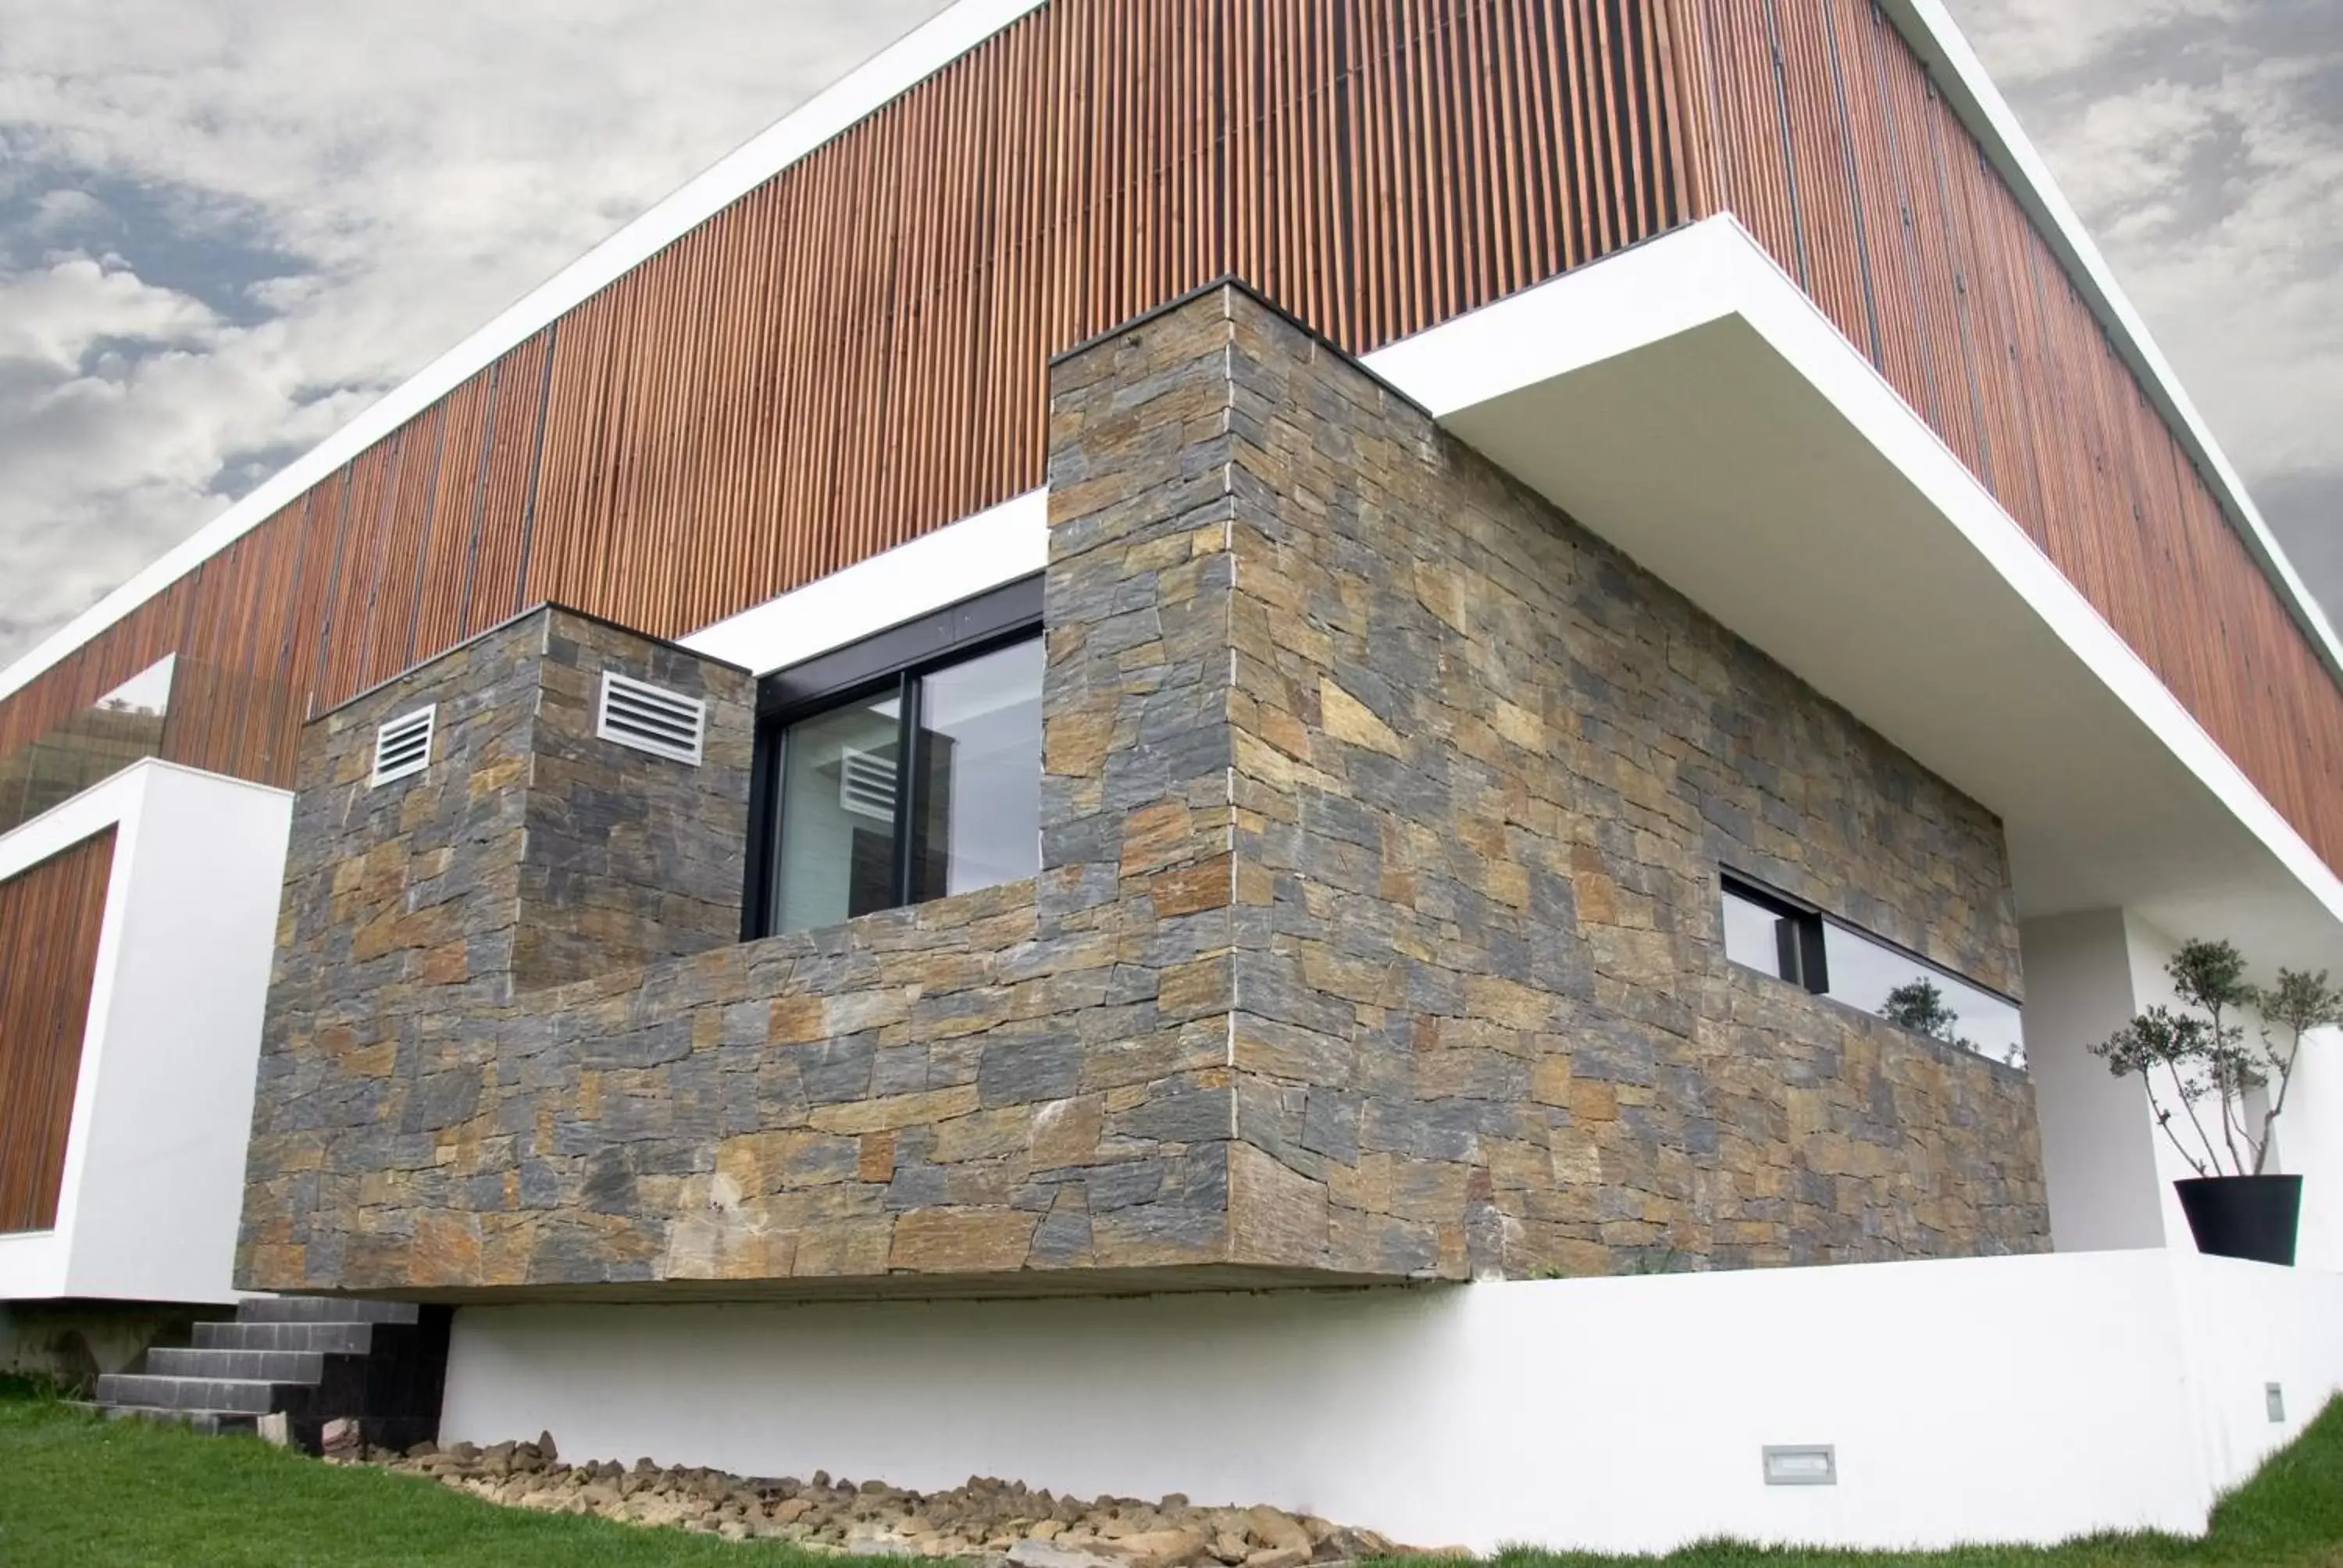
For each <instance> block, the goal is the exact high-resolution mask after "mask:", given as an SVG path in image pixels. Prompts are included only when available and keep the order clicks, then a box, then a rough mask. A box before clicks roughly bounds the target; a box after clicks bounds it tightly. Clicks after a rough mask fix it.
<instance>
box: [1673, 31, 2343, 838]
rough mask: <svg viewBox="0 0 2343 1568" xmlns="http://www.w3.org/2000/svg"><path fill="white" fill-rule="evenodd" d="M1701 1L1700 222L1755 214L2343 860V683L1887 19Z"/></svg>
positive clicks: (1924, 413)
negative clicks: (1704, 178)
mask: <svg viewBox="0 0 2343 1568" xmlns="http://www.w3.org/2000/svg"><path fill="white" fill-rule="evenodd" d="M1686 5H1688V6H1689V8H1690V10H1691V12H1692V15H1690V16H1689V17H1688V18H1686V21H1687V22H1688V25H1687V27H1686V28H1685V29H1684V35H1685V42H1684V44H1683V45H1681V49H1682V51H1683V54H1684V58H1686V59H1687V60H1693V61H1695V62H1700V63H1704V66H1705V69H1706V70H1707V72H1708V74H1709V81H1710V85H1711V91H1710V93H1709V95H1708V97H1707V100H1706V105H1705V107H1706V110H1707V117H1706V119H1705V120H1704V121H1696V122H1695V123H1697V124H1699V126H1700V127H1701V128H1700V133H1699V134H1700V135H1701V136H1702V138H1703V141H1704V145H1702V146H1697V147H1695V148H1694V150H1693V156H1694V158H1695V160H1696V163H1697V164H1698V166H1700V167H1701V168H1702V169H1704V171H1706V173H1707V174H1708V175H1709V176H1710V177H1711V178H1713V180H1714V182H1715V183H1714V186H1713V187H1710V188H1709V194H1708V196H1707V197H1706V198H1705V199H1704V201H1702V202H1701V203H1700V204H1699V205H1698V206H1697V207H1696V208H1695V216H1708V215H1710V214H1711V213H1715V212H1722V211H1731V212H1733V213H1735V214H1736V215H1737V216H1739V217H1740V218H1741V220H1742V222H1743V223H1744V225H1745V226H1747V227H1748V229H1749V230H1750V232H1751V234H1752V235H1753V236H1755V238H1756V239H1757V241H1758V243H1759V244H1761V245H1762V246H1765V248H1766V250H1767V251H1769V252H1770V253H1771V254H1772V255H1773V256H1775V259H1776V260H1777V261H1779V262H1780V263H1781V264H1782V265H1783V266H1784V267H1785V268H1786V269H1788V270H1789V271H1790V272H1791V274H1792V276H1796V277H1798V278H1800V279H1801V281H1802V282H1803V284H1804V286H1805V288H1806V291H1807V292H1808V293H1809V294H1810V295H1812V296H1813V297H1814V298H1815V302H1816V303H1817V304H1818V305H1820V306H1821V307H1822V308H1823V309H1824V310H1825V313H1826V314H1828V315H1829V316H1830V317H1831V318H1832V320H1833V321H1835V323H1836V324H1837V326H1838V327H1839V329H1840V330H1841V331H1842V332H1844V333H1845V335H1846V337H1847V338H1848V339H1849V341H1850V342H1852V343H1854V344H1855V346H1856V347H1858V348H1859V349H1861V350H1862V351H1863V352H1864V353H1865V355H1866V356H1867V357H1875V363H1877V364H1879V366H1880V367H1881V369H1882V372H1883V374H1885V376H1886V377H1887V378H1888V380H1889V381H1890V382H1891V383H1892V384H1893V385H1894V386H1895V387H1896V389H1897V390H1898V391H1899V392H1901V393H1902V394H1903V396H1904V397H1905V399H1906V402H1907V403H1909V404H1910V405H1911V406H1912V407H1913V408H1914V409H1915V410H1916V411H1917V412H1918V413H1919V414H1920V415H1921V417H1923V418H1925V419H1926V420H1927V421H1928V423H1929V424H1930V425H1931V426H1932V427H1934V428H1935V429H1936V432H1937V434H1938V435H1940V436H1941V437H1943V438H1944V440H1945V442H1946V445H1947V446H1948V447H1951V448H1952V450H1953V451H1954V453H1955V454H1956V456H1958V457H1960V458H1961V460H1962V461H1963V462H1964V463H1966V465H1967V466H1968V467H1969V468H1970V469H1971V470H1972V471H1973V472H1974V473H1976V475H1977V477H1979V478H1980V479H1982V480H1983V481H1984V482H1985V483H1986V486H1987V487H1989V488H1990V489H1991V490H1992V491H1993V492H1994V494H1995V496H1996V498H1998V499H1999V500H2000V502H2001V504H2002V506H2003V507H2004V508H2006V510H2007V511H2008V512H2009V514H2010V515H2011V517H2013V518H2016V521H2017V522H2018V523H2019V525H2020V526H2021V527H2023V528H2025V529H2026V532H2027V533H2028V534H2029V535H2030V536H2031V537H2032V538H2034V539H2035V541H2036V543H2037V544H2039V545H2040V546H2041V547H2042V548H2043V549H2044V551H2045V552H2046V554H2048V556H2049V557H2050V558H2051V559H2052V561H2053V562H2055V563H2056V565H2057V567H2058V568H2059V569H2060V570H2061V571H2062V572H2064V573H2065V574H2066V577H2067V578H2069V579H2070V580H2071V581H2073V582H2074V583H2075V585H2076V586H2077V588H2079V589H2081V590H2082V592H2083V593H2084V594H2085V596H2086V597H2087V598H2089V600H2090V601H2091V603H2092V604H2093V605H2094V606H2095V607H2096V608H2097V609H2098V610H2099V612H2100V613H2101V614H2102V615H2103V616H2105V617H2106V618H2107V622H2108V624H2109V625H2110V626H2112V627H2113V628H2115V630H2116V631H2117V633H2118V634H2119V635H2120V636H2121V637H2122V638H2124V639H2125V640H2126V641H2127V643H2129V644H2130V645H2131V647H2132V648H2134V649H2135V650H2136V651H2137V652H2138V653H2139V655H2140V656H2141V658H2144V659H2145V660H2146V661H2147V664H2148V666H2149V667H2150V668H2152V669H2154V670H2155V672H2156V673H2157V677H2158V678H2161V679H2162V680H2163V681H2164V683H2165V685H2166V686H2167V688H2168V689H2170V690H2171V691H2172V693H2173V695H2174V696H2175V697H2176V698H2177V699H2179V700H2180V701H2181V703H2182V704H2183V705H2184V706H2185V707H2187V709H2188V710H2189V711H2190V712H2191V713H2192V714H2193V715H2194V716H2195V717H2196V719H2197V721H2198V722H2199V723H2200V724H2202V725H2203V726H2204V727H2205V729H2206V730H2207V733H2208V734H2210V735H2211V736H2212V738H2213V739H2215V740H2216V741H2217V743H2218V744H2219V745H2220V746H2221V748H2222V749H2224V750H2225V751H2227V753H2228V755H2229V756H2230V758H2231V759H2234V760H2235V761H2236V762H2237V765H2238V766H2239V767H2240V768H2241V769H2243V770H2244V771H2245V773H2246V774H2247V777H2248V778H2250V779H2252V780H2253V781H2254V783H2255V785H2256V787H2257V788H2258V789H2260V790H2261V791H2262V793H2263V794H2264V796H2265V797H2266V798H2268V799H2269V801H2270V802H2271V804H2272V805H2273V806H2275V807H2276V808H2277V809H2278V811H2279V812H2280V813H2281V814H2282V815H2284V816H2285V817H2286V818H2287V819H2288V821H2289V822H2291V823H2292V824H2293V825H2294V827H2295V828H2296V829H2297V830H2298V831H2299V832H2301V834H2302V835H2303V837H2304V838H2305V839H2307V840H2308V842H2309V843H2310V844H2311V846H2312V847H2313V848H2314V849H2316V850H2317V851H2318V853H2319V854H2320V855H2321V856H2322V857H2323V858H2324V859H2326V860H2327V862H2328V864H2329V865H2332V866H2343V689H2338V684H2337V682H2336V680H2335V679H2334V678H2333V677H2332V676H2331V674H2330V673H2329V671H2328V668H2326V666H2325V664H2324V663H2323V662H2322V661H2321V659H2320V658H2319V656H2318V652H2317V651H2316V649H2315V648H2313V647H2312V645H2311V643H2310V641H2309V640H2308V637H2307V635H2306V634H2305V633H2304V632H2303V630H2302V629H2301V628H2300V627H2299V626H2298V624H2297V623H2296V621H2295V619H2294V618H2293V617H2292V616H2291V615H2290V614H2289V613H2288V608H2287V606H2286V605H2285V603H2284V602H2283V600H2282V599H2281V598H2279V595H2278V589H2277V588H2275V586H2274V585H2273V584H2272V583H2271V582H2270V580H2269V578H2268V577H2267V576H2266V575H2265V574H2264V573H2263V571H2262V570H2261V568H2260V567H2259V566H2258V563H2257V562H2256V561H2255V560H2254V558H2253V557H2252V555H2251V554H2250V553H2249V551H2248V550H2247V546H2246V544H2245V542H2244V540H2243V539H2242V538H2239V537H2238V534H2237V530H2236V528H2233V527H2232V526H2231V524H2230V522H2229V520H2228V518H2227V517H2225V516H2224V514H2223V512H2222V508H2221V506H2220V503H2219V501H2218V499H2217V494H2216V492H2215V491H2214V489H2213V488H2212V487H2210V486H2209V485H2208V484H2207V481H2206V480H2205V478H2204V477H2203V476H2202V475H2200V474H2199V473H2198V472H2197V470H2196V468H2195V467H2194V466H2193V464H2192V463H2191V461H2190V459H2189V457H2188V455H2187V450H2186V448H2185V447H2183V446H2182V445H2181V443H2180V441H2179V439H2178V437H2177V436H2176V435H2175V433H2174V432H2173V430H2172V428H2171V427H2170V426H2169V425H2167V422H2166V421H2165V419H2164V418H2163V417H2162V415H2161V414H2160V413H2159V412H2158V410H2157V408H2156V407H2154V405H2153V404H2152V403H2151V402H2150V401H2149V399H2148V397H2147V391H2146V389H2145V388H2144V387H2143V386H2142V384H2141V383H2140V381H2139V379H2138V378H2137V376H2136V375H2135V374H2134V373H2133V371H2132V369H2131V367H2129V365H2128V364H2127V363H2126V362H2125V360H2124V359H2123V357H2122V356H2121V354H2120V352H2119V351H2118V350H2117V347H2116V346H2115V344H2114V343H2113V342H2112V341H2111V340H2110V339H2109V337H2107V332H2106V330H2105V329H2104V327H2102V326H2101V324H2100V322H2099V320H2098V318H2097V316H2096V315H2095V314H2094V313H2093V311H2092V310H2091V308H2090V307H2089V305H2088V303H2087V301H2086V300H2085V299H2084V298H2083V297H2082V295H2081V294H2080V292H2079V291H2078V290H2077V288H2076V287H2075V286H2074V285H2073V283H2072V282H2071V281H2070V279H2069V278H2068V276H2067V275H2066V272H2065V270H2064V268H2063V266H2061V264H2060V263H2059V261H2058V259H2057V257H2056V254H2055V253H2054V252H2053V251H2052V250H2051V249H2050V246H2049V244H2048V242H2047V240H2046V238H2045V237H2044V236H2043V235H2042V234H2041V232H2040V231H2039V230H2037V229H2036V227H2035V226H2034V225H2033V223H2032V221H2031V219H2030V218H2029V216H2027V214H2026V210H2025V208H2024V207H2023V206H2022V205H2021V204H2020V202H2019V200H2018V198H2017V196H2016V194H2015V193H2014V192H2013V191H2012V190H2011V189H2010V188H2009V187H2008V186H2007V185H2006V184H2005V183H2004V182H2003V181H2002V179H2001V178H2000V176H1999V175H1998V174H1997V173H1996V171H1995V169H1994V168H1993V166H1992V165H1991V164H1990V162H1989V161H1988V160H1987V159H1986V156H1985V155H1984V152H1983V150H1982V149H1981V148H1980V147H1979V146H1978V145H1977V143H1976V139H1975V138H1974V137H1973V136H1970V135H1969V133H1968V130H1967V128H1966V126H1964V125H1963V124H1962V123H1961V121H1960V119H1959V117H1958V116H1956V114H1955V113H1954V112H1953V110H1952V109H1951V107H1950V106H1948V105H1946V103H1945V102H1944V101H1943V99H1942V98H1941V97H1940V96H1939V95H1937V94H1936V91H1935V89H1934V87H1933V85H1931V83H1930V82H1929V79H1928V74H1927V71H1926V67H1925V66H1924V65H1922V63H1921V62H1920V60H1919V59H1918V57H1917V56H1916V55H1915V54H1914V53H1913V52H1912V50H1911V48H1910V46H1909V45H1907V44H1906V42H1905V41H1904V39H1903V37H1902V36H1901V35H1899V34H1898V33H1897V32H1896V29H1895V27H1894V25H1893V24H1892V23H1890V22H1888V21H1887V20H1886V18H1885V15H1884V14H1883V13H1881V12H1880V11H1879V10H1878V9H1877V7H1876V6H1875V5H1871V4H1869V3H1868V0H1686ZM1760 5H1762V6H1763V10H1764V18H1763V19H1761V18H1760V17H1759V15H1758V10H1759V6H1760ZM1684 8H1685V7H1684V6H1681V5H1680V6H1679V7H1678V10H1677V15H1679V16H1682V15H1683V12H1684ZM1776 33H1778V36H1779V40H1780V55H1779V61H1778V65H1777V62H1776V58H1775V53H1774V44H1773V39H1774V35H1775V34H1776ZM1891 204H1892V206H1891ZM1866 280H1867V283H1868V288H1867V290H1866V288H1865V282H1866ZM1875 345H1876V349H1875V347H1874V346H1875Z"/></svg>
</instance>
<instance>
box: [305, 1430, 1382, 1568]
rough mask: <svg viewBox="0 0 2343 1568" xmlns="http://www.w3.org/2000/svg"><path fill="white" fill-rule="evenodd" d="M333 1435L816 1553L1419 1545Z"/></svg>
mask: <svg viewBox="0 0 2343 1568" xmlns="http://www.w3.org/2000/svg"><path fill="white" fill-rule="evenodd" d="M337 1435H339V1436H340V1437H341V1439H342V1441H343V1444H344V1449H345V1452H346V1453H347V1459H348V1461H349V1462H362V1463H367V1464H374V1465H378V1466H380V1467H382V1468H384V1469H388V1470H401V1471H406V1472H407V1473H412V1474H418V1475H428V1476H432V1477H435V1478H436V1479H437V1480H438V1481H439V1482H440V1483H441V1484H443V1485H446V1486H450V1487H453V1488H455V1489H457V1490H458V1491H461V1492H468V1493H472V1494H473V1495H474V1496H477V1497H480V1498H483V1499H485V1500H486V1501H488V1502H491V1503H498V1504H501V1505H502V1506H505V1507H508V1508H529V1509H535V1510H537V1511H538V1512H539V1513H571V1514H589V1515H595V1516H598V1517H600V1518H604V1519H618V1520H624V1521H626V1522H628V1523H635V1524H642V1525H647V1526H652V1527H665V1528H668V1529H680V1530H688V1531H691V1532H693V1533H699V1534H710V1535H719V1536H722V1537H724V1538H725V1539H727V1540H730V1541H749V1540H761V1541H787V1542H790V1543H795V1544H797V1545H799V1546H802V1547H806V1548H808V1549H809V1550H813V1551H817V1552H823V1551H826V1552H832V1553H836V1552H851V1553H861V1554H866V1555H874V1556H910V1557H923V1558H947V1557H949V1558H960V1559H964V1560H981V1561H986V1562H990V1563H993V1564H996V1565H1001V1568H1326V1565H1329V1564H1348V1563H1357V1562H1359V1561H1361V1560H1362V1559H1365V1558H1371V1557H1386V1556H1403V1555H1422V1554H1426V1553H1416V1552H1414V1551H1413V1550H1412V1549H1410V1548H1408V1547H1403V1546H1396V1545H1394V1544H1393V1543H1391V1542H1390V1541H1388V1540H1386V1539H1384V1538H1383V1536H1381V1535H1378V1534H1376V1533H1374V1532H1373V1531H1372V1530H1357V1529H1349V1528H1345V1527H1343V1526H1342V1525H1338V1524H1335V1523H1332V1522H1331V1521H1328V1520H1325V1519H1321V1518H1318V1517H1316V1516H1315V1515H1295V1514H1292V1513H1286V1512H1285V1511H1284V1510H1283V1509H1280V1508H1272V1507H1270V1506H1268V1505H1266V1504H1263V1505H1261V1506H1257V1507H1252V1508H1228V1507H1221V1508H1212V1507H1204V1508H1200V1507H1197V1506H1195V1505H1194V1504H1193V1503H1190V1501H1189V1500H1188V1498H1187V1497H1186V1496H1185V1495H1184V1494H1182V1493H1176V1492H1175V1493H1168V1494H1166V1495H1165V1496H1164V1497H1162V1498H1161V1499H1160V1500H1159V1501H1156V1502H1153V1503H1148V1502H1142V1501H1141V1500H1140V1499H1138V1498H1131V1497H1108V1496H1101V1497H1096V1498H1091V1499H1090V1500H1088V1501H1085V1500H1083V1499H1081V1498H1079V1497H1065V1496H1060V1495H1058V1494H1057V1493H1052V1492H1050V1491H1047V1490H1044V1489H1036V1488H1031V1487H1029V1486H1027V1485H1026V1484H1025V1483H1021V1482H1009V1481H1001V1480H998V1479H994V1478H991V1477H987V1476H974V1475H972V1476H970V1477H969V1479H968V1481H967V1482H966V1483H963V1484H962V1485H960V1486H958V1487H956V1488H954V1489H952V1490H951V1491H949V1492H938V1493H919V1492H914V1491H910V1490H909V1489H907V1488H903V1487H898V1486H892V1485H890V1484H888V1483H886V1482H883V1481H880V1480H876V1479H871V1480H866V1481H864V1482H862V1483H860V1484H857V1483H854V1482H851V1481H847V1480H844V1479H840V1480H837V1481H832V1480H831V1479H830V1473H828V1472H827V1471H816V1472H815V1473H814V1475H813V1478H812V1479H811V1480H810V1481H799V1480H797V1479H796V1478H795V1477H791V1476H779V1477H757V1478H753V1479H752V1478H748V1477H742V1476H737V1475H728V1474H725V1473H723V1472H721V1471H716V1470H709V1469H707V1468H705V1467H699V1466H670V1465H660V1464H658V1463H656V1462H653V1461H652V1460H650V1459H649V1458H642V1459H638V1460H636V1461H635V1462H634V1464H633V1465H632V1466H631V1467H628V1466H626V1465H622V1464H621V1463H619V1462H618V1461H617V1460H615V1459H612V1460H599V1461H597V1460H587V1461H584V1462H580V1463H577V1464H567V1463H564V1462H562V1460H561V1458H560V1452H561V1451H560V1449H559V1448H558V1447H557V1446H556V1445H555V1443H554V1441H553V1434H552V1433H551V1432H540V1433H538V1437H537V1440H536V1441H535V1442H499V1443H495V1444H493V1445H491V1446H489V1447H488V1448H486V1449H482V1448H479V1447H478V1446H476V1445H474V1444H472V1443H468V1442H458V1443H453V1444H450V1445H449V1446H447V1447H446V1448H441V1447H439V1446H437V1444H434V1443H428V1442H418V1443H417V1444H416V1445H415V1446H413V1447H412V1448H409V1449H407V1450H406V1451H405V1452H389V1451H386V1450H368V1449H366V1448H365V1447H364V1446H363V1445H362V1444H360V1443H359V1442H357V1436H356V1434H355V1432H348V1433H341V1434H337Z"/></svg>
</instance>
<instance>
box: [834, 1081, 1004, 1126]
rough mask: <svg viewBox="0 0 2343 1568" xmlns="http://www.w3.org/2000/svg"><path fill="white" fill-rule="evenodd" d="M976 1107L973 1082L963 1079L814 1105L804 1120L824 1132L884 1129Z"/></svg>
mask: <svg viewBox="0 0 2343 1568" xmlns="http://www.w3.org/2000/svg"><path fill="white" fill-rule="evenodd" d="M975 1109H976V1085H974V1084H973V1083H964V1084H960V1085H956V1086H954V1087H952V1088H950V1089H930V1090H922V1091H920V1092H918V1093H916V1094H890V1095H885V1096H881V1097H880V1098H878V1099H875V1100H855V1101H847V1102H846V1103H844V1104H841V1105H817V1106H815V1107H814V1108H813V1109H812V1111H809V1112H808V1113H807V1116H806V1121H808V1123H809V1124H810V1125H811V1126H813V1127H814V1128H816V1129H817V1130H819V1131H823V1132H883V1131H887V1130H889V1129H890V1128H897V1127H918V1126H921V1125H924V1124H926V1123H929V1122H936V1121H949V1120H950V1119H951V1118H952V1117H955V1116H965V1115H967V1114H968V1113H969V1112H970V1111H974V1110H975Z"/></svg>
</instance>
